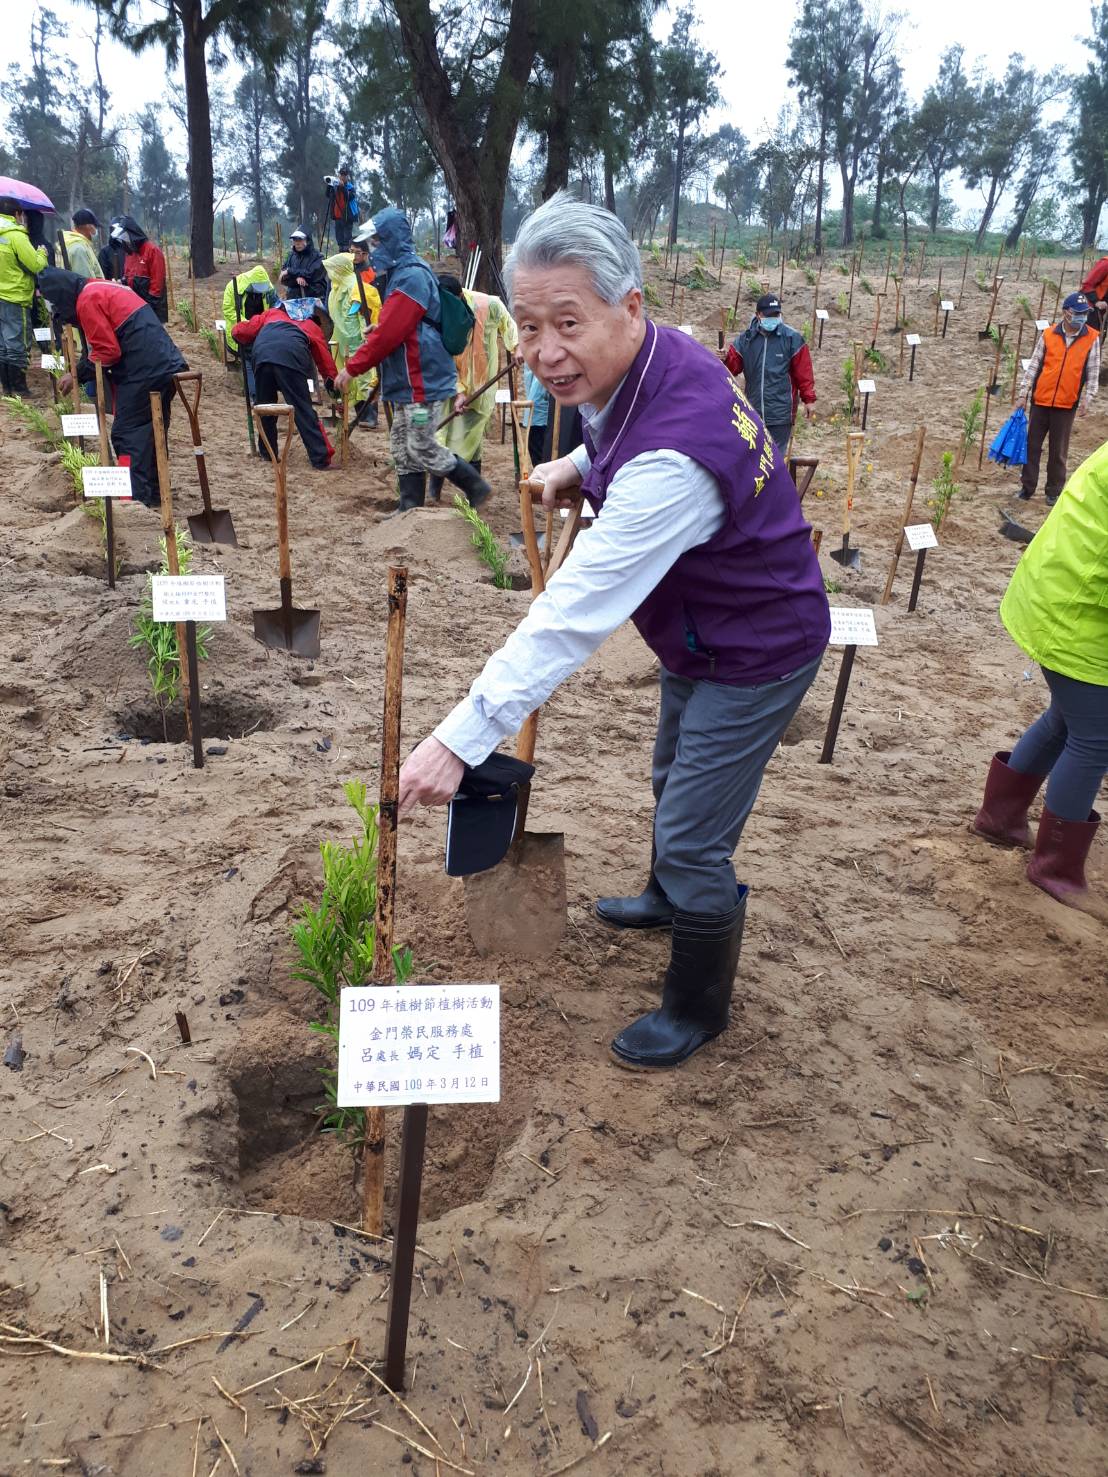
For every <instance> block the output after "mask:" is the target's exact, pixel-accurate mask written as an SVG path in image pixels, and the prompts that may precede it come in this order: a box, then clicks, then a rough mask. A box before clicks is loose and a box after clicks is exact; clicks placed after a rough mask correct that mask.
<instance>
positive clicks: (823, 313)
mask: <svg viewBox="0 0 1108 1477" xmlns="http://www.w3.org/2000/svg"><path fill="white" fill-rule="evenodd" d="M830 316H831V314H830V313H829V312H828V311H827V309H826V308H817V309H816V317H817V318H830Z"/></svg>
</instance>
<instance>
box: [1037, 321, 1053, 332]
mask: <svg viewBox="0 0 1108 1477" xmlns="http://www.w3.org/2000/svg"><path fill="white" fill-rule="evenodd" d="M1035 327H1036V328H1037V329H1038V330H1039V332H1040V333H1045V332H1046V331H1047V329H1048V328H1049V327H1050V319H1049V318H1036V319H1035Z"/></svg>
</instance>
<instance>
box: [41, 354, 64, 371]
mask: <svg viewBox="0 0 1108 1477" xmlns="http://www.w3.org/2000/svg"><path fill="white" fill-rule="evenodd" d="M39 368H40V369H64V368H65V360H64V359H63V358H62V356H61V355H60V354H43V355H42V357H41V359H40V360H39Z"/></svg>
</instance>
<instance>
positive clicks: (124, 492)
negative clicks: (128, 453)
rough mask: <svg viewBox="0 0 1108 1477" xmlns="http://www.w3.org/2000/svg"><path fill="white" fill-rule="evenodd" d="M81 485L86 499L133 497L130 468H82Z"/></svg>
mask: <svg viewBox="0 0 1108 1477" xmlns="http://www.w3.org/2000/svg"><path fill="white" fill-rule="evenodd" d="M81 483H82V485H83V487H84V491H85V496H86V497H118V498H129V497H130V496H131V469H130V467H82V468H81Z"/></svg>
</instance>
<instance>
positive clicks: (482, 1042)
mask: <svg viewBox="0 0 1108 1477" xmlns="http://www.w3.org/2000/svg"><path fill="white" fill-rule="evenodd" d="M340 1011H341V1014H340V1016H339V1081H338V1104H339V1106H340V1107H343V1108H372V1107H384V1108H387V1107H404V1106H405V1105H406V1104H408V1103H498V1102H499V1101H500V986H499V985H487V984H451V985H364V986H353V987H351V986H348V987H347V988H346V989H344V990H343V991H342V1000H341V1005H340Z"/></svg>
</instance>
